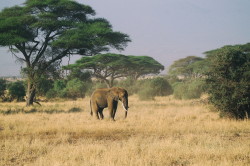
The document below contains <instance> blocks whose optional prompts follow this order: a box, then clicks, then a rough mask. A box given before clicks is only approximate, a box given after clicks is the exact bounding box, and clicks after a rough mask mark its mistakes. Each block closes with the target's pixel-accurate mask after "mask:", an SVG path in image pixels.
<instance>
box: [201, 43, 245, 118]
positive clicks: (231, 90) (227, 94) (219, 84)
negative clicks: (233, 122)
mask: <svg viewBox="0 0 250 166" xmlns="http://www.w3.org/2000/svg"><path fill="white" fill-rule="evenodd" d="M249 48H250V43H249V44H246V45H236V46H225V47H222V48H220V49H217V50H212V51H209V52H206V54H207V57H208V60H209V62H210V64H209V70H208V73H207V79H206V82H207V85H208V93H209V95H210V102H211V103H212V104H214V106H215V107H216V108H218V110H219V111H220V112H221V115H227V116H230V117H234V118H236V119H244V118H249V115H250V49H249Z"/></svg>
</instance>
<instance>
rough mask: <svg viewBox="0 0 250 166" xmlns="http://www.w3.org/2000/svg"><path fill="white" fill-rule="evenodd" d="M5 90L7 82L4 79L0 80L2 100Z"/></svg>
mask: <svg viewBox="0 0 250 166" xmlns="http://www.w3.org/2000/svg"><path fill="white" fill-rule="evenodd" d="M6 88H7V81H6V80H4V79H0V98H2V99H3V98H4V92H5V90H6Z"/></svg>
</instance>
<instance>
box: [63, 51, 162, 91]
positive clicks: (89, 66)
mask: <svg viewBox="0 0 250 166" xmlns="http://www.w3.org/2000/svg"><path fill="white" fill-rule="evenodd" d="M64 69H66V70H71V72H74V70H83V71H84V70H87V71H91V75H92V76H93V77H95V78H97V79H99V80H102V81H104V82H105V83H106V85H107V87H112V86H113V85H114V80H115V79H117V78H122V77H131V78H133V79H134V80H136V79H138V78H139V77H141V76H144V75H147V74H159V72H160V71H161V70H163V69H164V66H162V65H161V64H160V63H159V62H157V61H156V60H154V59H153V58H152V57H148V56H125V55H121V54H112V53H108V54H98V55H95V56H93V57H82V58H81V59H80V60H78V61H76V63H75V64H71V65H68V66H64Z"/></svg>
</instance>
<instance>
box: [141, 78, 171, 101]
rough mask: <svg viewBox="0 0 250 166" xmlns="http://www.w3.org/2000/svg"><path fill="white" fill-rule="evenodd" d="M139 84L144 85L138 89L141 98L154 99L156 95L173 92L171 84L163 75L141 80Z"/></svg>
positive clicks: (166, 94) (165, 94)
mask: <svg viewBox="0 0 250 166" xmlns="http://www.w3.org/2000/svg"><path fill="white" fill-rule="evenodd" d="M140 82H141V83H140ZM137 86H140V87H143V88H139V90H138V95H139V98H140V99H141V100H152V99H154V97H156V96H168V95H171V94H172V93H173V90H172V87H171V85H170V84H169V83H168V81H167V80H166V79H164V78H161V77H157V78H153V79H146V80H142V81H139V83H138V85H137Z"/></svg>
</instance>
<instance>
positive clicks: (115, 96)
mask: <svg viewBox="0 0 250 166" xmlns="http://www.w3.org/2000/svg"><path fill="white" fill-rule="evenodd" d="M116 91H117V90H116V89H110V90H109V93H108V95H109V97H111V98H112V99H113V100H115V101H118V100H119V96H118V93H117V92H116Z"/></svg>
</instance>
